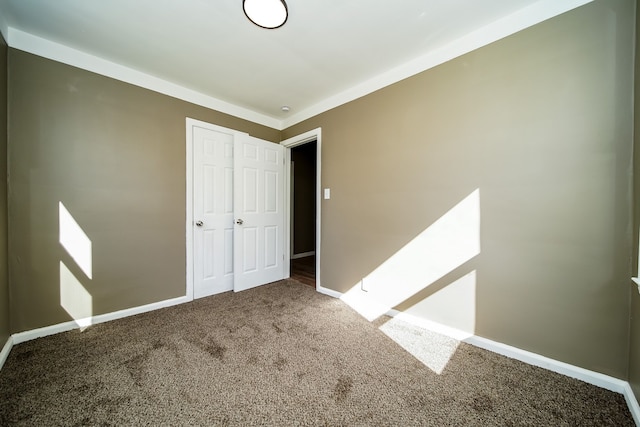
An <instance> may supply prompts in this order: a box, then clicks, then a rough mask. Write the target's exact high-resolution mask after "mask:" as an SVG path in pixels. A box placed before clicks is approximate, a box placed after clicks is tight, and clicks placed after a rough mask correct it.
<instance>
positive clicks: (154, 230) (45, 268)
mask: <svg viewBox="0 0 640 427" xmlns="http://www.w3.org/2000/svg"><path fill="white" fill-rule="evenodd" d="M9 110H10V119H9V123H10V133H9V141H10V142H9V144H10V150H9V169H10V173H11V183H10V187H9V189H10V194H9V226H10V236H9V250H10V254H11V255H10V260H9V264H10V287H11V295H12V310H11V321H12V330H13V332H19V331H24V330H29V329H33V328H37V327H41V326H47V325H52V324H56V323H60V322H65V321H69V320H71V316H70V315H69V314H68V313H67V311H66V310H65V309H64V308H63V307H62V306H61V281H63V282H64V283H67V282H68V280H69V277H70V276H69V273H67V272H66V269H68V270H69V271H70V273H72V274H73V275H74V276H75V278H76V279H77V281H79V282H80V284H81V285H82V286H83V287H84V288H85V289H86V292H87V294H88V295H89V296H90V298H91V300H90V301H91V303H90V307H89V309H90V310H91V314H93V315H97V314H102V313H108V312H113V311H116V310H121V309H126V308H129V307H135V306H140V305H144V304H148V303H152V302H157V301H161V300H165V299H168V298H174V297H178V296H182V295H184V294H185V277H186V273H185V256H186V255H185V205H186V195H185V186H186V181H185V175H186V172H185V163H186V160H185V117H191V118H195V119H198V120H203V121H206V122H210V123H214V124H217V125H220V126H225V127H228V128H232V129H237V130H240V131H244V132H249V133H250V134H252V135H254V136H257V137H260V138H263V139H267V140H270V141H279V140H280V132H279V131H277V130H274V129H270V128H266V127H263V126H260V125H257V124H254V123H250V122H247V121H244V120H241V119H238V118H234V117H231V116H227V115H225V114H221V113H218V112H215V111H212V110H209V109H206V108H202V107H198V106H195V105H192V104H189V103H187V102H183V101H180V100H177V99H174V98H170V97H168V96H164V95H160V94H158V93H155V92H151V91H148V90H145V89H141V88H139V87H135V86H132V85H128V84H125V83H122V82H118V81H115V80H112V79H109V78H106V77H103V76H99V75H96V74H93V73H90V72H87V71H84V70H80V69H77V68H73V67H70V66H66V65H63V64H60V63H57V62H53V61H49V60H46V59H43V58H40V57H37V56H34V55H31V54H27V53H24V52H21V51H18V50H15V49H9ZM60 202H62V203H63V204H64V206H65V208H66V209H67V210H68V211H69V213H70V214H71V215H72V216H73V218H74V219H75V221H76V222H77V223H78V225H79V226H80V227H81V228H82V230H84V232H85V233H86V235H87V236H88V238H89V239H90V240H91V245H92V254H91V255H92V261H93V273H92V277H91V278H89V277H88V275H87V274H85V273H84V272H83V271H82V270H81V269H80V267H79V265H78V263H77V262H75V261H74V259H73V258H72V256H70V254H69V253H68V252H67V251H66V250H65V249H64V248H63V247H62V246H61V244H60V243H59V223H58V221H59V220H58V215H59V203H60ZM61 263H63V264H64V265H63V266H61ZM61 270H62V271H63V277H62V279H61ZM76 286H77V285H76ZM85 297H86V294H85ZM84 306H86V304H85V305H83V307H84Z"/></svg>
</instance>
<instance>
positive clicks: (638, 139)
mask: <svg viewBox="0 0 640 427" xmlns="http://www.w3.org/2000/svg"><path fill="white" fill-rule="evenodd" d="M639 23H640V8H638V7H637V5H636V51H635V102H634V105H635V106H636V107H635V117H634V129H635V132H634V150H633V177H634V180H633V181H634V192H633V193H634V194H633V200H634V203H633V206H634V227H633V230H634V236H633V237H634V239H633V241H634V244H633V248H634V251H633V258H632V261H633V271H634V272H636V273H637V271H638V270H637V268H638V230H640V208H639V207H640V31H638V24H639ZM635 275H637V274H634V276H635ZM633 287H634V288H635V285H634V286H633ZM636 289H637V288H636ZM629 343H630V344H629V383H631V388H632V389H633V392H634V393H635V395H636V399H638V400H640V294H638V292H636V290H635V289H634V290H633V291H631V334H630V337H629Z"/></svg>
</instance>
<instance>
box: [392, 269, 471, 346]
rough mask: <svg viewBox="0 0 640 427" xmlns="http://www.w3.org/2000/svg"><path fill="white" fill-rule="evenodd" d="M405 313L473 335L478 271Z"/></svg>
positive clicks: (463, 277) (449, 285) (451, 284)
mask: <svg viewBox="0 0 640 427" xmlns="http://www.w3.org/2000/svg"><path fill="white" fill-rule="evenodd" d="M404 312H405V313H407V314H413V315H416V316H420V317H425V318H427V319H428V320H431V321H433V322H437V323H440V324H443V325H447V326H449V327H451V328H454V329H457V330H460V331H463V332H468V333H469V334H472V335H473V334H474V333H475V330H476V271H475V270H474V271H472V272H470V273H468V274H466V275H464V276H462V277H461V278H459V279H458V280H456V281H455V282H452V283H450V284H448V285H447V286H445V287H444V288H442V289H440V290H439V291H438V292H435V293H434V294H433V295H430V296H429V297H428V298H425V299H423V300H422V301H420V302H418V303H417V304H416V305H414V306H413V307H411V308H409V309H407V310H405V311H404Z"/></svg>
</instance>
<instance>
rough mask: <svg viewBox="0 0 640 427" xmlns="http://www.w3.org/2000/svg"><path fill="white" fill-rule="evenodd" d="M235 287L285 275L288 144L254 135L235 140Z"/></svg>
mask: <svg viewBox="0 0 640 427" xmlns="http://www.w3.org/2000/svg"><path fill="white" fill-rule="evenodd" d="M234 146H235V151H234V152H235V153H237V154H236V156H235V157H234V177H235V182H234V191H235V195H236V198H235V200H236V203H235V209H234V216H235V218H236V220H237V221H236V224H235V239H234V254H235V257H234V265H235V279H234V290H236V291H240V290H244V289H249V288H253V287H255V286H260V285H263V284H266V283H270V282H274V281H276V280H280V279H282V278H284V245H283V237H284V198H283V190H284V180H283V175H284V161H283V156H284V147H282V146H281V145H277V144H273V143H271V142H268V141H263V140H260V139H258V138H254V137H251V136H248V135H246V136H242V137H239V138H237V139H236V140H235V141H234Z"/></svg>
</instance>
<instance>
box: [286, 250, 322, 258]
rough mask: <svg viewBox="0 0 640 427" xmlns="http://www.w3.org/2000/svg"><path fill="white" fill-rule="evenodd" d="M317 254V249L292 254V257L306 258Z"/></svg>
mask: <svg viewBox="0 0 640 427" xmlns="http://www.w3.org/2000/svg"><path fill="white" fill-rule="evenodd" d="M315 254H316V251H310V252H301V253H299V254H293V255H291V259H298V258H306V257H308V256H314V255H315Z"/></svg>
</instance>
